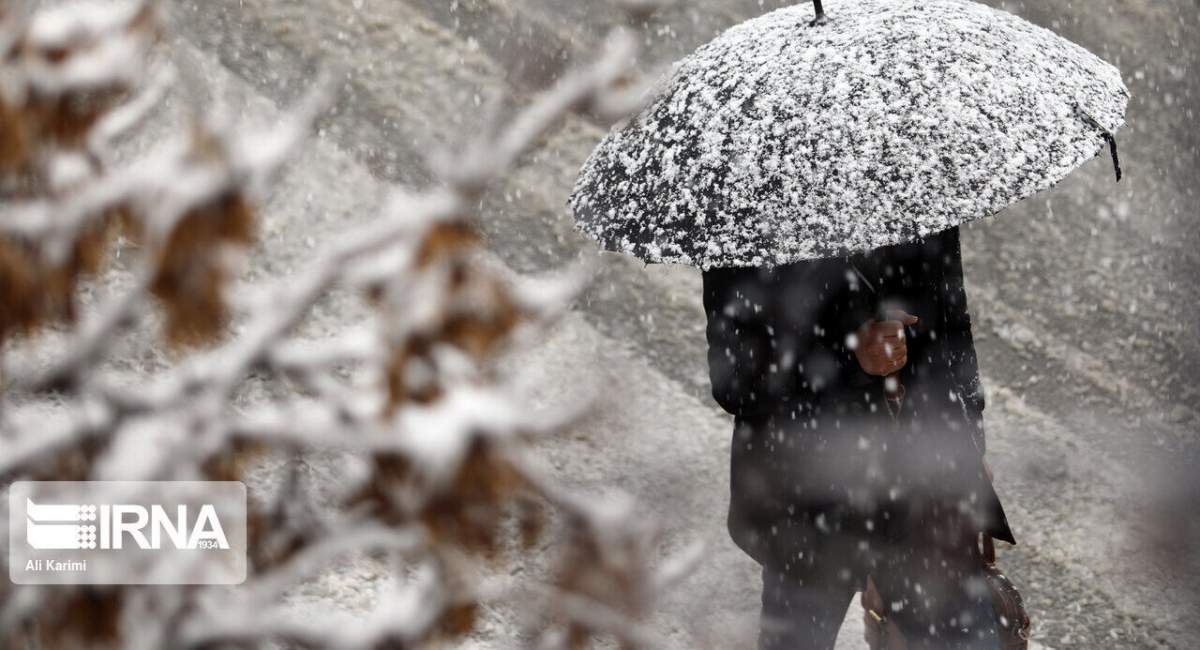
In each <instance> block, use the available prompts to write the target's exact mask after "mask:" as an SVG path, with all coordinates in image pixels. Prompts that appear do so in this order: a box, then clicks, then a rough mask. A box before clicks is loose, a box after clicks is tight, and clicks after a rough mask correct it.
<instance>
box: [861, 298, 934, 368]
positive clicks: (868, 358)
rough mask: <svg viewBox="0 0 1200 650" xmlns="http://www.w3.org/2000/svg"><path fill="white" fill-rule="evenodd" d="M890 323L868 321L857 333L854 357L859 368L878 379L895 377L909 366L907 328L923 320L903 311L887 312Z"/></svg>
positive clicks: (885, 321) (886, 321)
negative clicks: (905, 329) (905, 333)
mask: <svg viewBox="0 0 1200 650" xmlns="http://www.w3.org/2000/svg"><path fill="white" fill-rule="evenodd" d="M887 319H888V320H883V321H877V320H874V319H872V320H869V321H867V322H865V323H863V325H862V327H860V328H858V332H856V333H855V334H856V335H857V336H858V346H857V347H855V348H854V356H855V357H856V358H857V359H858V365H860V366H862V369H863V370H864V371H866V373H867V374H869V375H875V376H876V377H887V376H889V375H894V374H896V373H897V372H900V369H901V368H903V367H904V365H905V364H907V363H908V345H907V344H905V342H904V328H905V327H908V326H909V325H915V324H916V323H917V321H918V320H920V319H919V318H917V317H916V316H913V315H911V314H906V313H904V312H903V311H900V310H896V311H890V312H888V313H887Z"/></svg>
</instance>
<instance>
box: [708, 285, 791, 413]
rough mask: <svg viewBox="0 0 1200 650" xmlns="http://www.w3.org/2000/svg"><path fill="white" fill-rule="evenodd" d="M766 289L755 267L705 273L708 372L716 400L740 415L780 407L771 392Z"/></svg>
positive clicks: (722, 406)
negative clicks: (752, 268) (765, 300)
mask: <svg viewBox="0 0 1200 650" xmlns="http://www.w3.org/2000/svg"><path fill="white" fill-rule="evenodd" d="M762 289H763V287H761V285H758V284H756V278H755V276H754V271H752V270H742V269H715V270H711V271H705V272H704V311H705V313H706V314H707V316H708V328H707V331H706V333H707V337H708V373H709V379H710V380H711V381H712V394H713V398H714V399H715V400H716V401H717V403H718V404H720V405H721V408H723V409H725V410H726V411H728V412H729V413H731V414H733V415H737V416H753V415H764V414H767V413H770V412H771V411H773V410H774V409H776V408H777V407H778V400H779V399H780V397H781V396H780V395H778V394H777V391H776V390H772V388H773V385H774V382H773V381H772V374H773V373H776V372H778V368H773V367H772V364H773V357H774V350H773V349H772V332H771V331H770V330H769V326H768V325H767V324H766V323H765V322H764V320H763V313H762V311H763V307H764V306H763V305H762V304H761V302H762V301H763V300H764V296H762V295H759V294H760V292H761V291H762Z"/></svg>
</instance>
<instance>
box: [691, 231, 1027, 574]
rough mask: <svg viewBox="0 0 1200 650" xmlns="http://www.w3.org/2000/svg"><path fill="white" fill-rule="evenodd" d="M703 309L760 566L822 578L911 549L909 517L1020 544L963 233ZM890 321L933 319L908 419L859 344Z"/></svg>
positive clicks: (823, 268) (739, 499) (748, 542)
mask: <svg viewBox="0 0 1200 650" xmlns="http://www.w3.org/2000/svg"><path fill="white" fill-rule="evenodd" d="M704 305H705V310H706V312H707V314H708V344H709V351H708V362H709V372H710V377H711V380H712V389H713V397H714V398H716V400H717V402H718V403H720V405H721V406H722V407H723V408H724V409H725V410H727V411H729V412H730V413H732V414H733V415H734V416H736V418H735V421H736V424H735V431H734V440H733V454H732V455H733V457H732V476H731V479H732V480H731V489H732V495H731V496H732V498H731V506H730V516H729V525H730V532H731V534H732V535H733V538H734V540H735V541H736V542H737V543H738V544H739V546H741V547H742V548H743V549H744V550H745V551H746V552H747V553H749V554H750V555H751V556H752V557H754V558H755V559H757V560H759V561H760V562H762V563H773V564H776V565H781V564H782V565H788V566H796V565H801V566H808V567H810V568H811V567H813V566H815V565H817V564H820V563H821V562H822V557H821V556H822V554H823V553H825V554H826V555H827V554H828V553H827V551H828V549H830V548H834V547H836V548H845V547H846V546H847V544H854V543H858V542H862V541H864V540H878V539H880V537H881V536H882V537H884V538H889V539H899V538H903V537H905V536H906V534H907V533H906V532H905V531H902V530H899V529H898V528H897V527H898V526H899V525H900V524H898V523H897V522H898V521H899V520H901V519H904V520H905V521H909V522H910V525H911V521H912V517H911V516H901V515H902V514H903V513H899V512H896V509H897V508H903V509H906V512H907V513H909V515H911V511H912V510H913V509H914V508H916V509H917V510H921V511H924V510H926V509H928V508H930V507H949V508H957V509H959V510H960V511H969V512H970V513H971V514H972V515H973V516H974V517H975V519H976V521H977V523H978V525H979V526H980V529H981V530H987V531H990V532H991V534H992V535H994V536H995V537H997V538H999V539H1004V540H1007V541H1012V533H1011V531H1010V530H1009V528H1008V524H1007V522H1006V519H1005V517H1004V513H1003V508H1002V507H1001V505H1000V502H999V499H998V498H997V497H996V494H995V492H994V490H993V489H992V486H991V483H990V481H989V480H988V479H987V477H986V476H985V474H984V469H983V464H982V457H983V452H984V436H983V408H984V400H983V396H982V393H981V391H980V388H979V372H978V367H977V362H976V356H975V349H974V344H973V342H972V338H971V321H970V316H969V315H968V313H967V302H966V293H965V291H964V287H963V277H962V261H961V257H960V252H959V240H958V230H957V229H951V230H948V231H946V232H943V233H941V234H938V235H934V236H931V237H928V238H926V239H925V240H924V241H921V242H918V243H913V244H904V245H899V246H892V247H888V248H883V249H879V250H876V251H873V252H871V253H869V254H866V255H859V256H856V257H852V258H834V259H824V260H817V261H811V262H802V263H798V264H792V265H789V266H783V267H776V268H746V269H717V270H712V271H707V272H705V274H704ZM890 308H898V309H903V310H904V311H907V312H908V313H910V314H913V315H915V316H918V317H919V318H920V319H921V320H920V322H919V323H918V324H916V325H915V326H913V327H911V328H909V329H908V336H907V346H908V358H909V363H908V365H907V366H906V367H905V368H904V370H903V371H902V372H901V382H902V383H903V384H904V387H905V390H906V397H905V400H904V404H903V407H902V408H901V409H900V410H899V412H898V413H896V414H894V415H893V413H892V412H891V411H890V410H889V408H888V405H887V404H886V403H885V400H884V399H883V380H882V379H880V378H878V377H872V376H870V375H868V374H867V373H865V372H864V371H863V370H862V369H861V367H860V366H859V364H858V362H857V360H856V359H855V356H854V352H853V347H854V345H855V344H856V343H855V340H854V339H853V336H852V334H853V333H854V332H855V331H856V330H857V329H858V328H859V326H860V325H862V324H863V323H864V322H866V321H867V320H868V319H870V318H873V317H876V316H877V315H878V314H881V313H883V311H884V310H886V309H890ZM931 504H933V505H931ZM797 558H803V560H804V561H800V562H798V561H797ZM826 559H827V558H826Z"/></svg>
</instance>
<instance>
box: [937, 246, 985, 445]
mask: <svg viewBox="0 0 1200 650" xmlns="http://www.w3.org/2000/svg"><path fill="white" fill-rule="evenodd" d="M946 238H947V241H946V247H945V249H944V254H945V256H946V257H945V259H944V267H943V268H944V269H945V276H944V282H945V284H944V290H945V292H946V293H945V301H944V302H945V305H946V310H945V320H944V323H945V335H946V337H947V340H946V344H947V346H946V349H947V351H948V353H949V355H950V363H951V367H952V368H953V373H954V379H955V383H956V384H957V385H958V386H959V388H960V389H961V391H962V393H963V395H962V398H963V400H964V401H965V402H966V406H967V407H968V408H970V409H972V410H973V411H974V412H975V413H976V414H978V415H980V416H982V413H983V409H984V407H985V406H986V403H985V401H984V397H983V386H982V384H981V383H980V380H979V360H978V356H977V355H976V353H975V339H974V337H973V336H972V335H971V314H970V311H969V310H968V309H967V291H966V285H965V283H964V280H963V269H962V250H961V247H960V243H959V233H958V229H957V228H954V229H952V230H950V231H948V232H947V234H946ZM977 437H978V440H977V441H978V442H979V446H980V449H981V450H982V449H983V448H984V446H983V435H982V432H980V433H979V434H978V436H977Z"/></svg>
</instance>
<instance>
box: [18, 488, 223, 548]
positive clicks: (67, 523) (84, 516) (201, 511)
mask: <svg viewBox="0 0 1200 650" xmlns="http://www.w3.org/2000/svg"><path fill="white" fill-rule="evenodd" d="M193 510H194V511H195V512H194V514H193V513H189V512H188V506H187V505H185V504H179V505H176V506H175V507H174V512H173V513H170V512H168V510H167V508H166V507H164V506H162V505H159V504H151V505H150V506H149V508H147V507H145V506H141V505H137V504H113V505H108V504H101V505H100V506H96V505H92V504H54V505H49V504H40V503H34V502H33V500H32V499H26V500H25V516H26V517H27V518H28V521H27V522H26V529H25V535H26V541H27V542H28V543H29V545H30V546H31V547H33V548H35V549H40V550H52V549H53V550H68V549H69V550H81V549H95V548H100V549H105V550H108V549H121V548H125V547H127V546H131V545H132V546H136V547H137V548H141V549H161V548H163V547H164V546H163V545H164V544H169V545H170V546H171V547H173V548H176V549H225V550H227V549H229V540H228V539H226V537H225V531H224V529H223V528H222V527H221V520H220V518H219V517H217V511H216V508H214V507H213V506H212V504H202V505H200V507H199V508H194V509H193Z"/></svg>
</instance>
